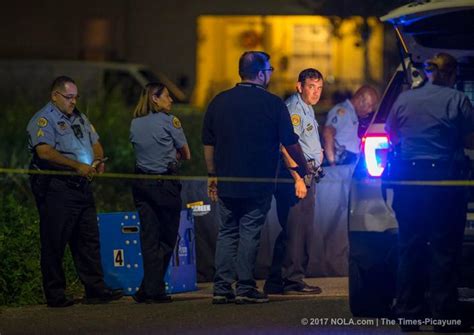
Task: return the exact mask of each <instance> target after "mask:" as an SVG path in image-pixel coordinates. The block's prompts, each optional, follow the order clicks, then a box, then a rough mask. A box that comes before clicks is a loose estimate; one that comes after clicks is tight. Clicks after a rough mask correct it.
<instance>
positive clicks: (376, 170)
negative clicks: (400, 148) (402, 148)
mask: <svg viewBox="0 0 474 335" xmlns="http://www.w3.org/2000/svg"><path fill="white" fill-rule="evenodd" d="M388 149H389V141H388V136H387V135H367V136H364V137H363V138H362V150H363V153H364V159H365V166H366V167H367V172H368V173H369V175H370V176H372V177H380V176H381V175H382V173H383V170H384V169H385V166H386V165H387V154H388Z"/></svg>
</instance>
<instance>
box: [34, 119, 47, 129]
mask: <svg viewBox="0 0 474 335" xmlns="http://www.w3.org/2000/svg"><path fill="white" fill-rule="evenodd" d="M36 124H37V125H38V127H40V128H44V127H46V126H47V125H48V119H46V118H45V117H40V118H39V119H38V121H37V122H36Z"/></svg>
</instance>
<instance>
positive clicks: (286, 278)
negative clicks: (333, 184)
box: [265, 169, 316, 292]
mask: <svg viewBox="0 0 474 335" xmlns="http://www.w3.org/2000/svg"><path fill="white" fill-rule="evenodd" d="M278 178H279V181H282V180H285V181H292V180H293V178H292V177H291V175H290V173H289V172H288V170H287V169H283V170H282V171H281V172H280V173H279V177H278ZM315 187H316V185H315V184H314V183H313V185H312V186H311V188H309V189H308V193H307V196H306V197H305V198H304V199H301V200H298V199H297V198H296V195H295V185H294V183H293V182H279V183H278V184H277V188H276V191H275V194H274V196H275V200H276V210H277V216H278V222H279V223H280V226H281V231H280V234H278V237H277V239H276V240H275V245H274V247H273V257H272V264H271V266H270V272H269V275H268V278H267V280H266V282H265V289H266V290H269V291H273V292H275V291H281V292H283V291H284V290H301V289H303V288H304V286H305V283H304V281H303V279H304V277H305V272H306V266H307V263H308V259H309V255H308V250H307V247H308V245H309V243H310V242H311V240H310V239H311V237H312V234H313V220H314V210H315V206H316V202H315V201H316V199H315V195H316V194H315Z"/></svg>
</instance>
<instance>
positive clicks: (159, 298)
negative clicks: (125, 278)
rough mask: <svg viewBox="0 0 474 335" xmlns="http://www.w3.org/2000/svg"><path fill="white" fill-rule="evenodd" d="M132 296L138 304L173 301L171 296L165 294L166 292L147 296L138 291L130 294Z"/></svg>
mask: <svg viewBox="0 0 474 335" xmlns="http://www.w3.org/2000/svg"><path fill="white" fill-rule="evenodd" d="M132 298H133V300H135V302H136V303H138V304H164V303H169V302H173V299H171V296H170V295H167V294H166V293H162V294H158V295H155V296H147V295H144V294H141V293H140V292H137V293H135V294H134V295H133V296H132Z"/></svg>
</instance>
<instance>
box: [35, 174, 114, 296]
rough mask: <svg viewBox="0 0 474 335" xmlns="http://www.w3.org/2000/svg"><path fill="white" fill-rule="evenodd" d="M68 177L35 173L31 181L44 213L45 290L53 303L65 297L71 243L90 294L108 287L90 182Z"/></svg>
mask: <svg viewBox="0 0 474 335" xmlns="http://www.w3.org/2000/svg"><path fill="white" fill-rule="evenodd" d="M67 179H68V178H66V177H64V178H62V177H61V178H59V177H54V176H53V177H49V176H32V177H31V180H30V181H31V187H32V190H33V194H34V195H35V199H36V205H37V207H38V212H39V216H40V239H41V273H42V276H43V289H44V293H45V296H46V300H47V302H48V303H51V304H54V303H55V302H59V301H61V300H62V299H64V291H65V288H66V279H65V276H64V270H63V265H62V263H63V257H64V252H65V249H66V245H67V244H69V247H70V250H71V253H72V257H73V260H74V265H75V267H76V270H77V274H78V276H79V279H80V280H81V282H82V284H83V285H84V286H85V290H86V295H88V296H94V295H98V294H100V293H101V292H102V291H103V290H104V289H105V284H104V280H103V272H102V264H101V259H100V242H99V229H98V226H97V212H96V207H95V203H94V198H93V195H92V190H91V188H90V185H89V184H88V183H84V184H83V185H71V183H70V182H68V181H67Z"/></svg>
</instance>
